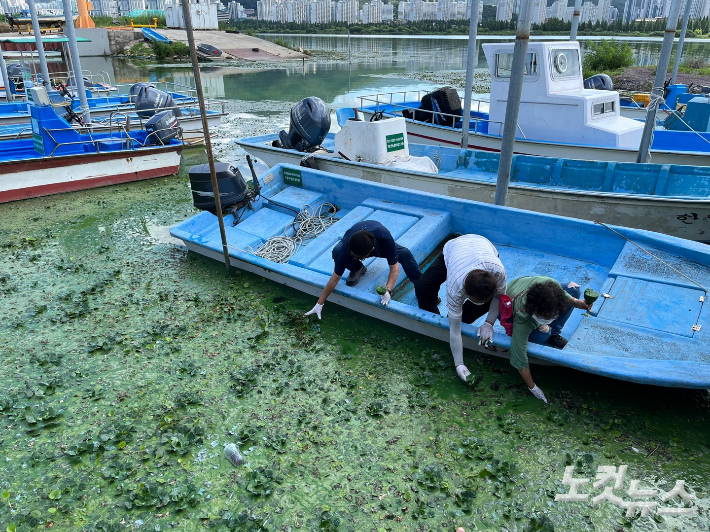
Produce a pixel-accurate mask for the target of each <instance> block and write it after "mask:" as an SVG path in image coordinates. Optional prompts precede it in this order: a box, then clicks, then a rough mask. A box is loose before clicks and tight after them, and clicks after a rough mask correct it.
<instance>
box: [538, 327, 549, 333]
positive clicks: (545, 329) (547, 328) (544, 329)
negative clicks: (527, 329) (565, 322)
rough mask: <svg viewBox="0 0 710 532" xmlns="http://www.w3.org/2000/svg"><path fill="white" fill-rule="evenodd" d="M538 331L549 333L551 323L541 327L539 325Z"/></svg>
mask: <svg viewBox="0 0 710 532" xmlns="http://www.w3.org/2000/svg"><path fill="white" fill-rule="evenodd" d="M538 331H540V332H541V333H549V332H550V326H549V325H540V327H538Z"/></svg>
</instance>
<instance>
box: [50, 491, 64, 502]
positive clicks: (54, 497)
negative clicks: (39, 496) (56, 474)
mask: <svg viewBox="0 0 710 532" xmlns="http://www.w3.org/2000/svg"><path fill="white" fill-rule="evenodd" d="M49 498H50V499H52V500H57V499H61V498H62V490H52V491H50V492H49Z"/></svg>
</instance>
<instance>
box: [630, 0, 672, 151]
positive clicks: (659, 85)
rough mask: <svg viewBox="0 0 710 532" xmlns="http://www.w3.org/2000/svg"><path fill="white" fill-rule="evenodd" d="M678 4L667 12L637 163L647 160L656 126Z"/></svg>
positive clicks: (669, 58)
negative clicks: (666, 21) (661, 46)
mask: <svg viewBox="0 0 710 532" xmlns="http://www.w3.org/2000/svg"><path fill="white" fill-rule="evenodd" d="M680 4H681V0H675V1H673V2H671V10H670V13H668V23H667V24H666V34H665V36H664V37H663V48H661V57H660V58H659V60H658V66H657V67H656V79H655V81H654V82H653V91H652V92H651V103H650V104H649V105H648V110H647V111H646V123H645V124H644V127H643V136H642V137H641V143H640V144H639V152H638V155H637V156H636V162H637V163H645V162H646V161H648V156H649V153H650V151H651V140H652V137H653V129H654V128H655V127H656V111H657V110H658V107H659V105H661V102H662V101H663V83H664V82H665V80H666V74H667V73H668V63H670V60H671V52H672V51H673V39H674V38H675V29H676V28H677V27H678V15H680Z"/></svg>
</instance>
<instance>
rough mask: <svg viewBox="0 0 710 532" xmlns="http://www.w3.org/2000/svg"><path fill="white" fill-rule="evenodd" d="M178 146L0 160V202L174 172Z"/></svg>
mask: <svg viewBox="0 0 710 532" xmlns="http://www.w3.org/2000/svg"><path fill="white" fill-rule="evenodd" d="M182 148H183V147H182V146H167V147H159V148H148V149H144V150H136V151H132V152H125V151H124V152H109V153H101V154H81V155H68V156H59V157H44V158H41V159H31V160H28V161H9V162H5V163H2V164H0V203H6V202H9V201H17V200H22V199H28V198H34V197H37V196H48V195H51V194H59V193H63V192H73V191H77V190H85V189H89V188H97V187H103V186H108V185H118V184H121V183H128V182H131V181H140V180H143V179H152V178H155V177H163V176H167V175H172V174H176V173H177V171H178V169H179V167H180V155H181V153H182Z"/></svg>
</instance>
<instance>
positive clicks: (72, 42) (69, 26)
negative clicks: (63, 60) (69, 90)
mask: <svg viewBox="0 0 710 532" xmlns="http://www.w3.org/2000/svg"><path fill="white" fill-rule="evenodd" d="M62 4H63V6H64V21H65V23H66V28H65V29H64V34H65V35H66V36H67V39H69V53H70V55H71V58H72V61H71V63H72V67H73V72H74V79H75V80H76V81H75V83H76V91H77V92H78V93H79V104H80V105H81V118H82V119H83V120H84V124H90V123H91V115H90V114H89V102H88V101H87V99H86V88H85V87H84V75H83V73H82V71H81V60H80V59H79V47H78V46H77V45H76V33H75V32H74V17H73V15H72V12H71V0H62Z"/></svg>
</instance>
